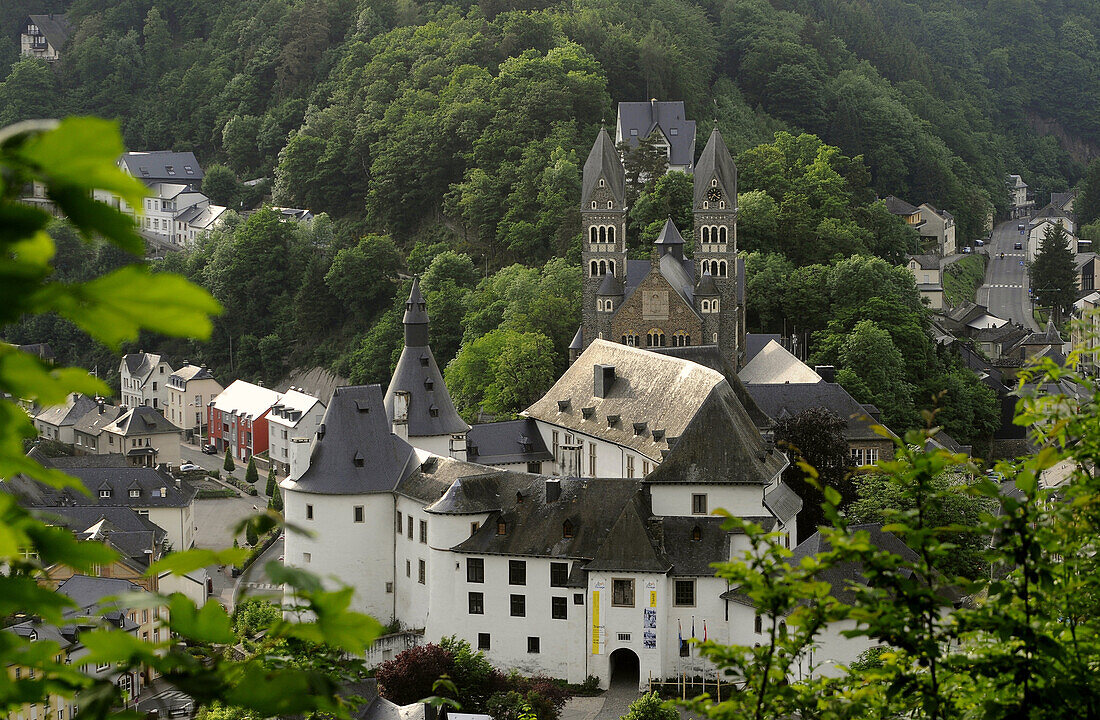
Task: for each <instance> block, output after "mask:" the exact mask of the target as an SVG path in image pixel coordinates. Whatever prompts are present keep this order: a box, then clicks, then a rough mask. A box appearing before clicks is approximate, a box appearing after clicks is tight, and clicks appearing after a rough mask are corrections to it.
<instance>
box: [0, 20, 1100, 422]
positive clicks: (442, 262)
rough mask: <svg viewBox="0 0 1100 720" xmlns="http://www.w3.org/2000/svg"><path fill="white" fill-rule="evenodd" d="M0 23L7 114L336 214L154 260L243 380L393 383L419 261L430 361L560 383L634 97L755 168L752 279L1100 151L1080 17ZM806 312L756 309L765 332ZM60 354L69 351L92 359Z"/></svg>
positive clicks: (895, 240)
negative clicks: (326, 377) (920, 209)
mask: <svg viewBox="0 0 1100 720" xmlns="http://www.w3.org/2000/svg"><path fill="white" fill-rule="evenodd" d="M62 10H67V11H68V13H69V17H70V19H71V20H72V21H73V23H74V26H75V31H74V34H73V37H72V38H71V41H70V43H69V45H68V46H67V47H66V49H65V52H64V58H63V60H62V61H61V62H59V63H57V64H55V65H53V66H48V65H46V64H45V63H42V62H41V61H35V60H22V61H20V60H19V59H18V55H17V50H18V44H17V43H18V31H19V25H20V23H21V20H22V18H23V17H24V16H25V15H26V14H28V13H31V12H48V11H62ZM0 30H2V31H3V42H2V43H0V62H3V63H5V65H6V64H7V63H8V62H11V63H12V65H11V69H10V72H8V73H7V75H6V78H5V79H3V81H2V82H0V125H2V124H6V123H9V122H13V121H16V120H19V119H23V118H29V117H46V116H57V115H63V114H70V113H82V114H84V113H86V114H96V115H102V116H107V117H114V118H117V119H118V120H119V121H120V123H121V125H122V129H123V132H124V136H125V138H126V141H127V144H128V146H129V147H130V148H133V149H176V150H192V151H194V152H195V153H196V155H197V156H198V157H199V159H200V161H201V162H202V163H203V165H204V167H206V168H208V169H209V168H211V167H212V166H213V165H214V164H222V165H225V166H227V167H228V170H222V171H216V172H215V173H214V174H216V175H221V178H222V179H224V178H225V177H226V176H227V175H228V176H230V183H231V182H232V176H236V178H237V179H238V180H241V181H243V180H247V179H255V178H267V179H268V180H269V182H270V183H271V188H272V192H273V197H272V201H273V202H274V203H275V204H281V205H290V206H297V207H306V208H309V209H311V210H312V211H314V212H315V213H326V214H327V215H328V217H329V219H330V220H324V221H322V223H321V224H320V225H319V226H318V227H315V228H308V229H307V228H293V227H288V226H285V225H281V224H279V223H277V222H276V221H275V220H274V218H272V217H270V216H267V215H264V214H260V215H256V216H253V217H252V218H250V219H248V220H247V221H244V222H239V221H237V220H232V221H231V222H229V223H228V224H227V225H226V226H225V227H224V228H223V229H221V230H219V231H218V232H215V233H213V234H211V236H210V237H208V238H205V239H204V240H203V242H202V243H200V245H199V247H198V248H197V249H196V250H195V251H194V252H192V253H190V254H188V255H186V256H177V257H173V258H171V259H170V260H169V261H167V262H166V263H164V265H165V266H167V267H170V268H171V269H176V270H179V271H182V272H184V273H185V274H187V275H188V276H189V277H191V278H192V279H195V280H196V281H198V282H201V283H202V284H203V285H205V286H206V287H208V288H210V289H211V290H212V291H213V292H214V294H215V295H216V296H217V297H218V299H219V300H220V301H221V302H222V303H223V305H225V306H226V309H227V312H226V313H225V315H223V317H222V318H220V319H219V320H218V322H217V326H216V329H215V335H214V339H213V341H212V342H211V343H209V344H208V345H204V346H201V347H172V346H170V345H168V344H167V343H165V344H164V349H165V350H166V351H169V352H172V353H174V354H181V355H183V354H185V355H186V356H187V358H188V359H191V360H205V361H207V362H209V363H210V364H211V365H212V366H214V367H215V368H216V369H217V370H218V371H219V372H221V373H222V374H224V375H226V376H227V377H236V376H240V377H249V378H254V379H265V380H267V381H275V380H277V379H278V378H279V376H280V375H281V374H282V373H283V372H285V371H286V370H287V369H289V368H290V367H294V366H298V365H311V364H322V365H325V366H327V367H331V368H333V369H335V370H337V371H339V372H341V373H343V374H345V375H346V376H349V377H351V378H352V379H353V380H357V381H376V382H377V381H385V380H386V378H387V377H388V372H389V363H390V361H391V360H392V358H393V352H394V350H395V348H396V347H397V345H398V343H399V341H400V327H399V323H398V320H399V317H400V304H401V301H402V300H403V297H402V295H403V293H404V292H406V287H407V285H406V283H407V281H406V280H404V278H407V277H408V275H409V274H410V273H426V276H425V278H424V283H423V284H424V288H425V291H426V294H427V297H428V301H429V306H430V307H429V309H430V311H431V312H432V315H433V326H432V337H433V344H434V345H435V347H436V352H437V354H438V355H439V359H440V361H441V363H446V362H448V361H449V360H450V359H451V358H452V357H454V356H455V354H456V353H458V352H459V350H460V348H465V347H467V346H470V345H471V344H472V343H473V341H474V340H476V339H477V338H479V337H481V336H482V335H483V334H485V333H489V332H491V331H494V330H500V331H501V332H502V333H509V332H510V333H513V334H512V335H508V336H507V337H508V338H509V340H508V342H511V343H513V344H515V343H523V347H525V348H528V350H529V351H530V352H532V353H535V354H536V355H539V356H540V357H541V355H543V354H547V355H548V356H549V357H550V362H551V363H552V364H553V365H554V366H555V367H556V368H557V369H560V368H561V366H562V364H563V363H564V352H563V351H564V348H565V345H566V344H567V343H568V341H569V339H570V337H571V336H572V332H573V330H574V329H575V327H576V325H577V319H578V316H579V308H578V302H579V298H578V293H577V291H576V280H577V277H576V274H575V271H574V270H572V269H571V268H573V267H574V266H575V263H576V262H577V260H578V257H577V251H578V229H579V218H578V213H577V203H578V197H579V183H580V165H581V163H582V162H583V158H584V156H585V154H586V153H587V151H588V148H589V147H590V145H591V143H592V141H593V138H594V137H595V134H596V131H597V129H598V127H599V126H600V125H601V124H605V125H607V126H611V125H612V123H613V122H614V118H615V103H616V102H618V101H622V100H641V99H647V98H657V99H661V100H683V101H684V102H685V103H686V105H687V109H688V114H689V116H690V117H692V118H694V119H696V120H697V121H698V122H699V126H700V128H701V130H700V132H701V133H705V131H706V129H707V128H709V127H710V126H711V125H712V124H713V123H717V125H718V127H719V128H720V129H721V131H722V133H723V135H724V137H725V140H726V142H727V144H728V145H729V147H730V150H731V152H733V153H734V154H735V156H737V159H738V163H739V165H741V166H742V168H743V171H742V180H741V187H740V190H741V193H742V208H743V209H742V215H741V223H742V231H743V232H742V238H743V249H745V250H748V251H753V252H758V253H760V255H759V256H758V259H757V260H756V261H754V262H753V263H750V269H752V268H763V269H767V268H772V269H773V270H774V269H775V268H780V269H781V268H782V267H783V266H782V262H789V263H791V264H792V265H791V267H792V272H793V268H800V269H801V268H805V269H804V270H802V271H801V274H800V276H799V277H803V278H805V279H808V280H811V281H812V280H813V278H815V277H817V278H818V279H819V280H822V282H824V280H823V279H822V278H824V275H821V273H827V272H830V271H829V270H828V267H829V266H830V265H831V264H835V263H836V262H837V261H838V260H840V259H843V258H845V257H848V256H851V255H856V254H864V255H877V256H879V257H881V258H883V259H886V260H888V261H891V262H896V261H897V259H898V258H899V257H900V255H901V253H903V252H905V251H906V250H907V249H910V247H909V244H910V242H911V240H912V238H910V237H908V236H907V235H906V234H905V231H904V228H901V227H899V224H898V223H897V222H895V221H894V219H893V218H892V217H890V216H888V214H886V213H885V212H884V210H883V208H882V206H881V203H875V202H874V199H875V197H876V196H878V197H884V196H886V195H889V194H893V195H897V196H899V197H902V198H904V199H907V200H909V201H910V202H913V203H920V202H930V203H932V204H933V205H935V206H936V207H938V208H942V209H946V210H949V211H951V212H952V213H953V214H954V215H955V217H956V218H957V222H958V234H959V238H960V241H968V240H971V239H973V238H975V237H978V236H979V235H981V234H982V232H983V226H984V222H985V219H986V216H987V214H988V212H989V210H990V209H993V208H995V209H997V210H1000V209H1003V208H1004V207H1005V206H1006V203H1007V194H1006V192H1005V186H1004V176H1005V173H1006V172H1010V171H1011V172H1018V173H1021V174H1022V175H1023V177H1024V179H1025V180H1026V181H1027V182H1028V183H1029V184H1030V185H1031V187H1032V188H1033V189H1034V190H1036V191H1037V192H1038V194H1039V198H1038V199H1039V202H1040V203H1042V202H1044V201H1045V196H1046V195H1047V194H1049V192H1051V191H1053V190H1064V189H1066V188H1068V187H1070V186H1071V185H1072V184H1074V183H1075V182H1076V181H1077V179H1078V177H1079V176H1080V175H1081V173H1082V172H1083V167H1084V166H1083V163H1084V162H1085V161H1087V159H1088V158H1089V157H1090V156H1091V155H1092V154H1093V153H1094V148H1097V147H1100V118H1098V117H1097V115H1096V113H1095V112H1094V111H1093V110H1094V109H1095V107H1097V99H1098V95H1100V78H1098V77H1097V73H1100V63H1098V62H1097V60H1100V57H1098V49H1097V46H1096V39H1095V36H1096V34H1097V32H1098V31H1100V6H1098V5H1096V4H1095V3H1089V2H1086V1H1085V0H1065V1H1064V2H1057V3H1043V4H1041V5H1040V4H1039V3H1037V2H1029V1H1027V0H990V1H988V2H979V1H977V0H968V1H966V2H951V3H948V2H933V1H932V0H914V1H911V2H901V1H899V0H873V1H871V0H862V1H858V0H772V1H771V2H768V0H726V1H725V2H721V1H719V0H647V1H646V2H641V1H640V0H572V2H550V1H548V0H527V2H520V3H504V2H502V1H501V0H481V2H478V3H473V2H470V1H469V0H458V1H449V2H434V3H417V2H416V1H415V0H309V1H307V0H221V1H220V2H200V1H198V0H71V1H70V2H65V0H38V1H37V2H32V1H31V0H9V2H5V3H4V4H3V6H2V7H0ZM777 133H790V134H789V135H788V134H783V135H778V136H777ZM813 136H816V137H813ZM807 148H808V149H809V150H808V151H807V150H806V149H807ZM260 187H263V186H262V185H261V186H260ZM684 187H685V184H684V181H683V180H678V179H675V178H671V177H670V179H669V180H666V181H663V182H661V183H651V184H650V185H649V186H647V187H645V188H641V189H639V192H640V193H641V195H640V197H639V198H638V201H637V202H636V203H635V209H634V212H633V213H632V216H631V224H632V225H631V226H632V228H633V230H634V231H635V232H634V233H633V237H632V241H633V242H634V245H635V248H634V249H635V252H636V253H637V254H640V255H641V256H644V252H645V251H644V249H642V248H641V247H639V246H638V244H639V240H638V239H639V238H641V237H643V235H644V234H645V233H646V231H647V228H649V227H650V226H651V225H652V222H654V221H655V220H661V219H663V218H664V217H665V216H666V215H672V216H673V217H679V216H680V215H682V214H683V213H684V211H685V208H684V206H683V199H684V198H683V190H684ZM231 190H232V188H230V189H229V190H225V189H224V188H222V190H221V191H220V192H219V197H227V198H232V199H231V200H230V202H232V203H233V204H238V203H239V201H240V198H241V197H243V196H242V195H236V196H235V195H234V193H233V192H231ZM211 192H213V191H211ZM56 232H61V230H60V229H59V230H57V231H56ZM769 253H772V254H773V255H770V256H769V255H768V254H769ZM513 264H518V265H517V266H516V267H511V266H512V265H513ZM80 271H81V268H79V267H78V268H75V269H74V272H76V273H77V274H79V273H80ZM819 275H820V277H819ZM750 284H751V283H750ZM811 284H812V283H811ZM757 285H761V283H757ZM806 287H809V286H808V285H807V286H806ZM823 287H824V285H820V284H819V285H818V286H817V287H816V290H817V291H818V293H819V294H821V293H823V292H824V290H823V289H822V288H823ZM789 302H790V301H789V298H788V299H782V298H774V297H765V296H761V297H757V298H750V311H751V314H750V329H762V328H766V327H768V326H769V323H772V324H773V326H774V323H775V322H776V321H777V316H776V315H775V314H774V312H775V308H781V307H783V306H784V303H788V304H789ZM837 302H841V301H840V300H838V299H837V298H832V299H830V298H829V297H826V296H825V295H823V296H822V303H823V304H821V305H820V307H819V308H817V309H818V310H820V311H821V312H819V313H817V315H820V317H819V320H818V321H816V322H808V325H810V327H809V328H804V329H812V330H817V331H818V332H824V330H825V328H826V326H827V325H829V323H830V322H831V321H836V319H835V318H828V317H826V316H825V313H826V309H827V308H828V307H830V306H831V305H830V304H836V303H837ZM813 314H814V313H811V315H813ZM876 321H882V319H881V318H878V319H876ZM800 322H802V320H801V318H800ZM837 322H840V324H841V325H843V327H842V328H839V326H837ZM837 322H833V325H834V326H836V327H834V328H833V330H832V332H833V333H834V334H835V333H836V332H854V331H855V325H856V324H857V323H856V322H855V319H854V318H848V319H845V320H842V321H837ZM919 326H920V323H919V322H918V323H917V325H914V326H912V327H919ZM899 327H900V325H899ZM907 327H908V325H907ZM838 328H839V329H838ZM864 329H866V328H864ZM43 332H44V330H43V329H42V328H29V327H21V328H19V329H18V330H17V333H16V334H17V335H18V336H19V337H18V339H20V340H22V341H31V340H34V339H49V338H42V337H41V336H42V333H43ZM73 337H74V338H76V337H78V336H76V335H73ZM501 337H502V336H499V335H498V336H496V338H495V341H499V340H500V338H501ZM895 340H896V341H897V344H899V345H904V342H902V341H901V339H900V338H898V337H895ZM820 342H821V348H822V349H821V352H822V353H824V354H823V355H822V357H829V358H833V359H835V358H836V357H838V351H837V350H836V349H835V348H836V347H839V345H837V343H836V342H833V343H832V344H831V345H830V342H831V341H830V339H829V337H828V336H827V335H821V337H820ZM66 344H67V345H70V346H71V347H69V350H68V351H69V352H71V353H75V354H77V356H75V357H70V356H68V355H67V354H66V355H62V358H63V359H64V360H66V361H77V360H78V361H82V362H84V363H86V364H89V365H93V364H95V363H96V361H98V360H99V359H100V358H99V357H98V356H97V357H94V358H93V357H91V356H90V353H91V352H92V350H91V349H89V348H88V347H87V346H86V345H84V344H82V343H80V342H78V341H76V340H74V341H73V342H72V343H66ZM161 344H162V343H161V340H160V339H158V338H148V339H147V341H146V342H145V345H146V346H147V347H152V346H154V345H157V346H160V345H161ZM495 347H497V346H495V345H493V343H492V342H489V341H486V342H483V343H482V345H481V346H480V352H482V353H484V352H485V351H486V349H488V348H495ZM828 347H832V348H834V349H833V350H828ZM63 352H65V350H64V348H63ZM470 352H471V353H474V354H476V353H475V352H474V349H473V348H471V350H470ZM492 354H493V357H496V358H499V357H501V354H500V353H497V352H495V351H494V352H493V353H492ZM513 356H515V353H513ZM180 359H182V358H180ZM104 361H105V362H106V363H107V364H109V363H110V361H109V359H107V358H104ZM467 361H470V362H472V361H471V359H470V358H467ZM470 362H466V363H465V364H464V365H463V367H467V368H471V367H474V366H475V365H477V363H473V365H471V364H470ZM542 367H545V366H542ZM485 369H486V368H485V366H484V363H482V366H481V370H479V371H478V372H482V373H483V374H484V372H485ZM455 372H458V371H457V370H456V371H455ZM474 375H475V376H476V375H477V373H476V372H475V373H474ZM937 377H939V376H937ZM922 378H923V376H921V377H916V376H912V373H910V377H909V380H908V382H909V383H910V385H911V386H913V387H919V388H920V393H921V394H922V395H923V394H924V392H925V391H934V390H935V389H936V387H941V389H942V386H943V383H940V382H938V381H937V382H936V383H933V384H932V386H928V385H927V383H926V382H925V380H926V378H925V379H922ZM476 390H477V391H475V392H473V395H472V396H471V397H473V398H474V399H473V400H471V402H472V403H474V404H475V405H476V404H477V403H478V402H480V398H481V396H480V395H479V392H481V391H484V390H485V388H484V387H480V388H479V389H476ZM911 394H912V393H910V395H911ZM904 404H905V406H906V407H909V408H911V407H913V400H912V398H911V397H910V398H909V399H908V400H906V402H905V403H904ZM926 404H927V402H920V401H918V402H916V407H918V408H919V407H922V406H924V405H926ZM910 412H911V411H910V410H907V411H906V413H905V414H906V415H908V414H909V413H910Z"/></svg>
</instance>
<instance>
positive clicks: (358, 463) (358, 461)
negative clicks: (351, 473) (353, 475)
mask: <svg viewBox="0 0 1100 720" xmlns="http://www.w3.org/2000/svg"><path fill="white" fill-rule="evenodd" d="M351 461H352V463H353V464H354V465H355V467H360V468H361V467H363V464H364V459H363V456H362V455H360V454H359V453H355V456H354V457H352V459H351Z"/></svg>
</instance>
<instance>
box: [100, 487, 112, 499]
mask: <svg viewBox="0 0 1100 720" xmlns="http://www.w3.org/2000/svg"><path fill="white" fill-rule="evenodd" d="M99 496H100V497H101V498H109V497H111V491H110V490H109V489H108V488H103V489H102V490H100V491H99Z"/></svg>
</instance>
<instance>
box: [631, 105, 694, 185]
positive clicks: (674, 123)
mask: <svg viewBox="0 0 1100 720" xmlns="http://www.w3.org/2000/svg"><path fill="white" fill-rule="evenodd" d="M650 135H653V136H654V139H655V140H656V142H655V144H656V146H657V148H658V149H660V150H663V151H664V153H665V157H666V158H667V159H668V170H669V172H684V173H688V174H689V175H690V174H691V173H692V171H693V170H694V167H695V166H694V163H695V121H694V120H688V119H687V113H686V112H685V110H684V103H683V102H682V101H676V102H658V101H656V100H650V101H648V102H646V101H643V102H621V103H619V107H618V110H617V114H616V121H615V145H616V146H618V145H619V144H620V143H622V142H624V141H625V142H626V143H628V144H629V145H630V146H631V147H634V146H637V144H638V142H639V141H640V140H642V139H644V138H647V137H649V136H650Z"/></svg>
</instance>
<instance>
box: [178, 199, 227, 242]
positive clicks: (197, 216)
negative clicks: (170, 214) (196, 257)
mask: <svg viewBox="0 0 1100 720" xmlns="http://www.w3.org/2000/svg"><path fill="white" fill-rule="evenodd" d="M203 197H204V201H203V202H199V203H196V204H194V205H192V206H190V207H188V208H187V209H185V210H183V211H181V212H179V213H178V214H177V215H176V216H175V218H174V221H175V226H174V227H175V231H174V233H173V235H172V238H171V240H172V242H174V243H176V244H177V245H179V246H180V247H190V246H191V245H193V244H194V242H195V238H197V237H198V236H199V235H202V234H203V233H204V232H206V231H207V230H211V229H213V228H216V227H218V226H219V225H221V224H222V223H223V222H225V218H226V217H227V213H228V212H229V208H227V207H225V206H224V205H211V204H210V202H209V201H208V200H205V196H203Z"/></svg>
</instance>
